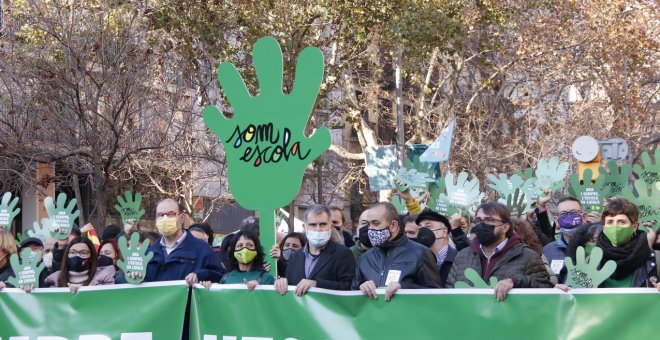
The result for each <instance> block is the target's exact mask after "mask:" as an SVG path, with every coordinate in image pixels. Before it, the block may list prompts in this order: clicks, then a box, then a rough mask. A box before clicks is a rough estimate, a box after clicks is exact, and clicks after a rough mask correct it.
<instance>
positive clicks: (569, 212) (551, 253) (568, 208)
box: [543, 197, 587, 283]
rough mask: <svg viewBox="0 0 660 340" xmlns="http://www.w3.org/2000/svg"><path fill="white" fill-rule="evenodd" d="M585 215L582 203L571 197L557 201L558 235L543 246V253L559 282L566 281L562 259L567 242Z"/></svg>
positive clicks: (556, 219)
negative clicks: (554, 239)
mask: <svg viewBox="0 0 660 340" xmlns="http://www.w3.org/2000/svg"><path fill="white" fill-rule="evenodd" d="M586 217H587V214H586V213H584V211H582V204H580V201H578V200H577V199H575V198H573V197H564V198H562V199H560V200H559V202H558V203H557V217H556V218H555V223H556V224H557V225H559V236H558V237H557V240H556V241H553V242H550V243H548V244H546V245H545V247H543V255H545V258H546V259H547V260H548V263H550V269H552V273H553V274H555V276H556V277H557V281H558V282H559V283H564V282H565V281H566V266H565V265H564V259H566V247H567V245H568V242H569V241H570V240H571V236H572V234H573V232H574V231H575V229H576V228H577V227H578V226H580V225H582V224H584V223H585V222H586V221H587V219H586Z"/></svg>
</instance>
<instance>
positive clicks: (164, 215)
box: [127, 198, 225, 285]
mask: <svg viewBox="0 0 660 340" xmlns="http://www.w3.org/2000/svg"><path fill="white" fill-rule="evenodd" d="M184 218H185V216H184V215H183V214H181V213H180V212H179V204H178V203H177V202H176V201H175V200H173V199H171V198H168V199H165V200H162V201H160V203H158V206H157V207H156V227H157V228H158V233H159V234H160V235H162V236H161V237H160V238H159V239H158V241H156V242H155V243H154V244H153V245H152V246H151V247H149V250H148V251H151V252H153V253H154V257H153V258H152V259H151V261H149V264H148V265H147V274H146V278H145V281H147V282H150V281H168V280H186V283H188V284H189V285H192V284H195V283H198V282H199V281H214V282H218V281H220V278H221V277H222V274H223V273H224V272H225V270H224V269H223V268H222V266H221V265H220V261H219V259H218V257H217V256H215V255H213V250H212V249H211V247H210V246H209V245H208V243H206V242H204V241H201V240H199V239H197V238H195V237H194V236H192V235H191V234H190V232H188V231H186V230H184V229H183V226H182V222H183V220H184ZM135 274H137V273H127V275H135Z"/></svg>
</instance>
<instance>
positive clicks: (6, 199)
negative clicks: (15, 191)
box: [0, 192, 21, 230]
mask: <svg viewBox="0 0 660 340" xmlns="http://www.w3.org/2000/svg"><path fill="white" fill-rule="evenodd" d="M17 204H18V197H14V199H13V200H12V199H11V192H5V194H4V195H2V202H0V229H7V230H9V229H10V228H11V222H12V221H13V220H14V217H16V215H18V213H20V212H21V208H16V205H17Z"/></svg>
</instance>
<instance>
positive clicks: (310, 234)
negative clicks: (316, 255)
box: [306, 230, 332, 248]
mask: <svg viewBox="0 0 660 340" xmlns="http://www.w3.org/2000/svg"><path fill="white" fill-rule="evenodd" d="M331 233H332V230H330V231H311V230H309V231H307V233H306V234H307V241H309V244H310V245H311V246H313V247H315V248H322V247H323V246H325V245H326V244H327V243H328V241H330V235H331Z"/></svg>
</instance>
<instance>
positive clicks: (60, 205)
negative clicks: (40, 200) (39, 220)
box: [44, 193, 80, 240]
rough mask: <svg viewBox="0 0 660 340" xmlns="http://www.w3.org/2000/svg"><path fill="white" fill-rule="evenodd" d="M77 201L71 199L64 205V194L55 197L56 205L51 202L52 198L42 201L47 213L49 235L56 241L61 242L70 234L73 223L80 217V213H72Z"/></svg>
mask: <svg viewBox="0 0 660 340" xmlns="http://www.w3.org/2000/svg"><path fill="white" fill-rule="evenodd" d="M77 202H78V200H76V199H75V198H72V199H71V201H69V204H68V205H66V206H65V204H66V194H65V193H60V194H59V195H57V204H55V203H54V202H53V198H52V197H50V196H48V197H46V198H45V199H44V206H45V207H46V212H47V213H48V218H49V219H50V222H51V223H52V224H51V235H52V236H53V237H55V238H56V239H59V240H63V239H65V238H67V237H68V236H69V234H71V229H73V223H74V221H75V220H76V218H78V216H80V211H75V212H74V211H73V210H74V209H76V203H77Z"/></svg>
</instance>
